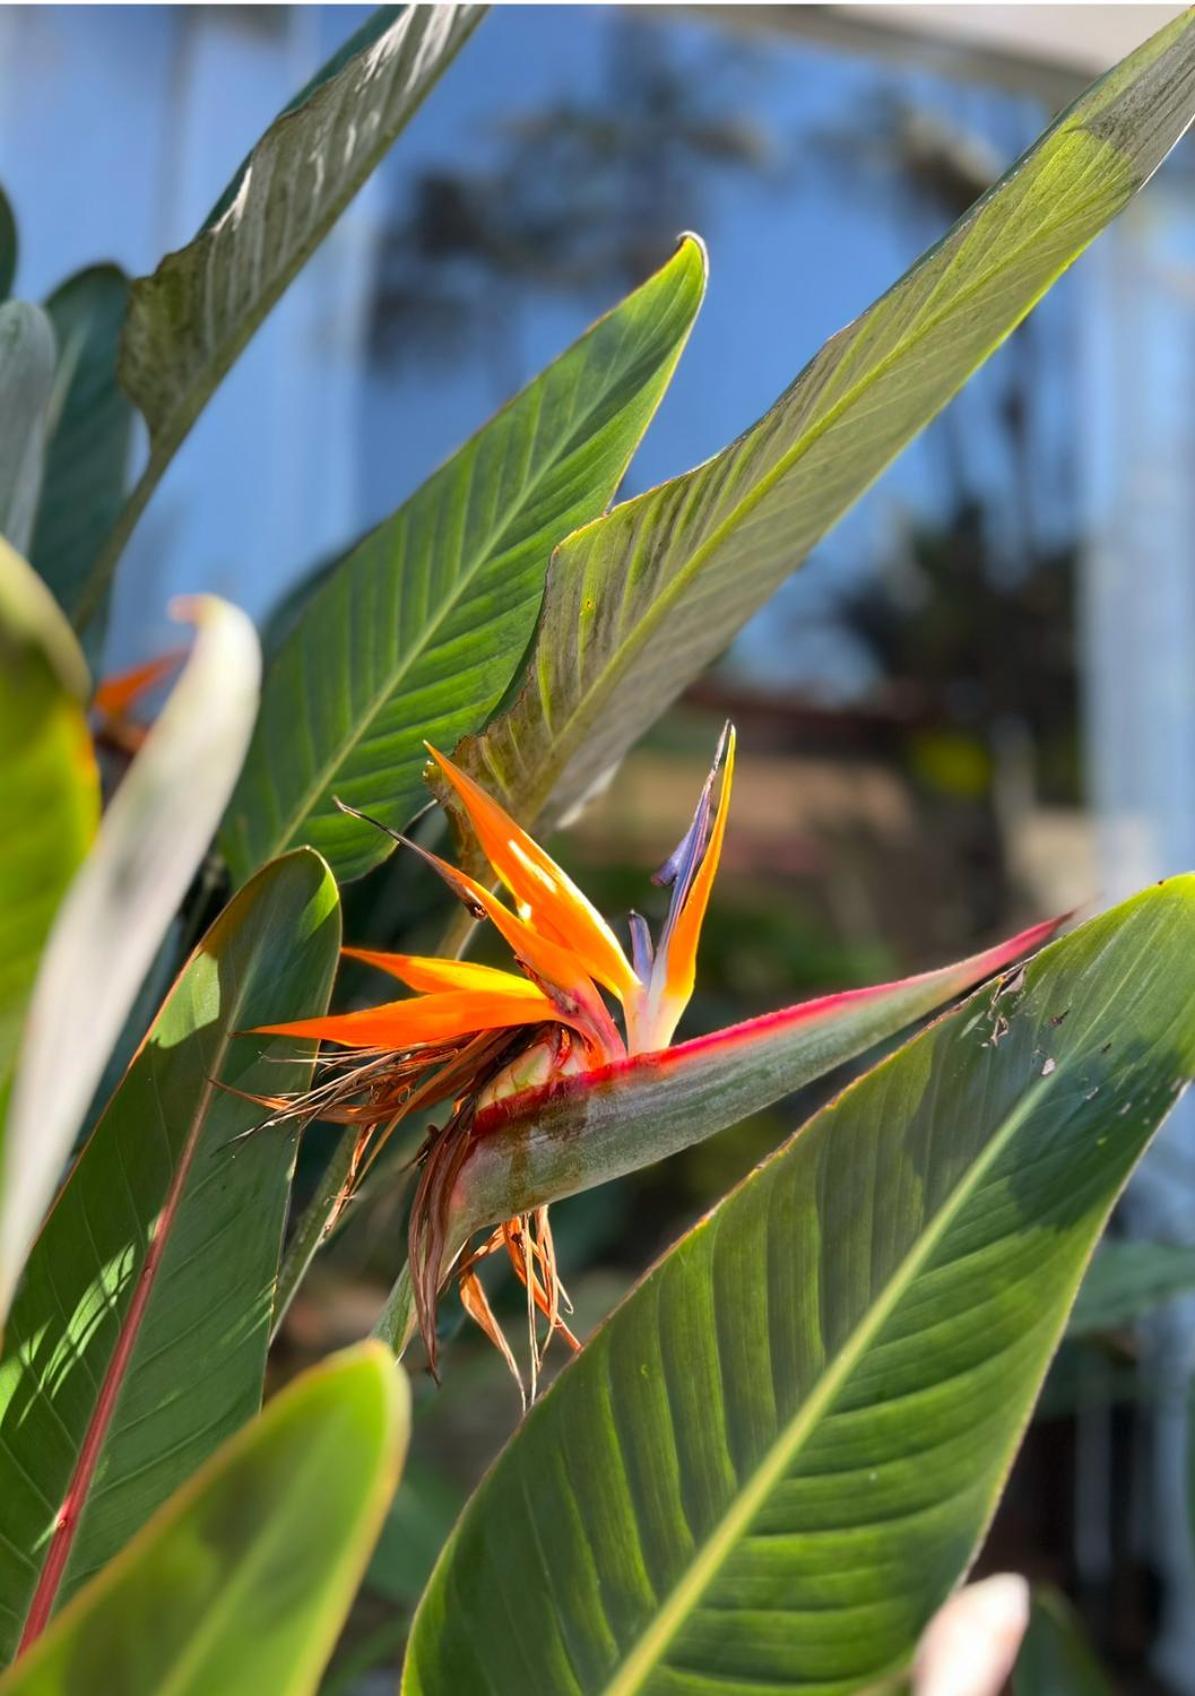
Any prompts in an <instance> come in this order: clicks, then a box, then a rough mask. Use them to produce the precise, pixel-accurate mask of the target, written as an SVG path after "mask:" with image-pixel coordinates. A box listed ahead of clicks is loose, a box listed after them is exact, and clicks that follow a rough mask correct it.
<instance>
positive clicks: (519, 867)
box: [427, 743, 639, 1004]
mask: <svg viewBox="0 0 1195 1696" xmlns="http://www.w3.org/2000/svg"><path fill="white" fill-rule="evenodd" d="M427 750H428V753H429V754H430V755H431V757H432V759H433V760H435V762H436V764H437V765H438V766H439V768H440V770H441V772H442V773H443V774H444V777H445V778H446V780H447V781H448V783H449V784H450V785H451V786H452V790H453V792H454V794H455V795H456V797H457V799H458V800H459V802H460V804H461V806H462V807H463V808H464V810H465V813H466V815H467V816H468V819H469V823H470V824H471V825H472V826H473V829H474V831H475V832H476V833H477V840H478V841H479V842H480V843H481V846H482V849H483V851H484V853H485V856H486V859H487V860H488V861H489V862H490V864H491V866H493V868H494V870H495V872H497V874H498V876H499V877H500V878H501V879H502V882H503V883H504V884H505V885H506V887H507V889H509V890H510V892H511V894H512V895H513V896H514V898H515V900H516V902H517V903H518V906H519V911H520V914H521V915H522V917H523V918H524V919H526V920H528V921H529V922H530V923H531V924H532V925H533V926H534V927H535V929H536V930H537V931H539V933H540V935H541V936H546V937H548V938H549V939H550V940H551V941H553V942H556V943H558V944H560V946H561V947H564V948H567V949H569V950H570V951H571V952H572V953H573V954H574V955H575V956H576V958H577V959H578V960H579V961H580V962H581V964H582V965H583V966H584V968H585V970H586V972H587V973H588V974H589V976H590V977H592V978H596V979H597V981H598V983H601V984H605V986H606V988H607V989H608V990H610V991H611V993H612V994H614V995H616V996H617V997H618V999H619V1000H620V1001H622V1002H623V1003H624V1004H625V1003H626V1001H627V1000H628V998H630V997H632V996H633V995H634V994H635V993H636V991H637V989H638V987H639V985H638V979H637V978H636V977H635V974H634V972H633V971H632V969H631V965H630V962H629V961H628V959H627V957H626V955H625V954H624V953H623V950H622V947H621V945H620V943H619V941H618V938H617V937H616V936H615V934H614V932H613V931H612V930H611V929H610V926H609V925H608V924H607V923H606V921H605V919H603V917H602V915H601V914H600V913H599V912H598V910H597V908H596V907H595V906H594V905H593V903H592V902H591V901H590V900H589V899H588V897H587V896H585V895H583V894H582V892H581V891H580V890H579V889H578V888H577V886H576V884H575V883H574V882H573V881H572V879H571V878H570V877H569V876H568V874H567V872H563V871H562V870H561V869H560V867H559V866H558V865H557V864H556V862H555V860H553V859H552V857H551V855H550V854H546V853H545V852H544V850H543V849H542V848H541V847H540V846H539V844H538V842H535V841H533V840H532V838H531V837H530V836H528V834H527V832H526V831H525V830H522V829H520V827H519V826H518V825H517V824H516V823H515V821H514V820H513V819H512V818H511V816H510V814H509V813H508V812H506V811H505V809H504V808H502V807H500V806H499V805H498V803H497V801H495V800H494V799H493V797H492V796H490V795H487V794H486V792H485V790H484V789H482V788H481V787H480V785H479V784H476V783H474V781H473V779H472V778H471V777H469V776H468V775H467V774H466V773H465V772H463V771H462V770H461V769H460V767H459V766H456V765H454V764H453V763H452V761H451V760H450V759H447V758H446V757H445V756H444V755H443V754H441V753H438V752H437V751H436V749H435V748H433V747H432V746H431V744H430V743H428V744H427Z"/></svg>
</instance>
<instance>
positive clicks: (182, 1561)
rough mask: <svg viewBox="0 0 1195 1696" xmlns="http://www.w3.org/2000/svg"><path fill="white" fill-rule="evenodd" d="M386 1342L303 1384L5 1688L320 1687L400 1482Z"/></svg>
mask: <svg viewBox="0 0 1195 1696" xmlns="http://www.w3.org/2000/svg"><path fill="white" fill-rule="evenodd" d="M409 1422H410V1407H409V1391H408V1390H407V1386H406V1381H405V1379H404V1378H403V1377H402V1375H401V1373H400V1372H399V1370H398V1369H397V1368H396V1367H395V1365H394V1362H393V1360H391V1359H390V1357H389V1355H388V1354H387V1353H386V1351H385V1350H384V1349H381V1348H378V1347H377V1346H376V1345H374V1346H370V1345H366V1346H365V1347H363V1348H359V1349H354V1350H352V1351H350V1352H347V1353H345V1354H342V1355H339V1356H334V1357H333V1358H332V1359H331V1360H329V1361H328V1362H326V1363H325V1364H324V1365H322V1366H319V1367H316V1368H315V1369H314V1370H313V1371H311V1372H308V1373H306V1374H304V1376H303V1377H301V1378H299V1379H297V1380H296V1381H295V1383H293V1384H292V1385H291V1386H290V1387H289V1388H288V1389H286V1390H285V1391H284V1392H283V1393H282V1394H281V1395H279V1396H278V1397H277V1398H276V1399H275V1400H274V1401H272V1402H271V1403H270V1404H269V1406H268V1407H267V1408H266V1410H265V1412H264V1413H263V1414H261V1415H260V1417H259V1418H257V1419H255V1420H254V1421H253V1423H252V1424H251V1425H249V1426H248V1427H246V1429H245V1430H243V1431H241V1432H239V1433H238V1434H237V1435H236V1436H235V1437H233V1438H232V1439H231V1440H230V1441H229V1442H228V1443H226V1444H225V1446H224V1447H223V1448H222V1449H220V1451H219V1452H218V1453H217V1454H215V1455H214V1456H213V1457H212V1459H211V1460H210V1461H209V1463H208V1464H207V1466H206V1467H205V1468H204V1469H203V1471H202V1472H201V1473H200V1474H199V1475H198V1476H197V1477H196V1478H194V1479H192V1481H191V1483H190V1484H189V1485H188V1486H187V1487H186V1488H185V1489H183V1490H181V1491H180V1492H179V1493H178V1494H177V1495H175V1496H173V1497H172V1498H171V1500H170V1501H169V1502H167V1503H166V1505H165V1506H164V1507H163V1508H162V1509H161V1510H160V1511H159V1513H158V1514H157V1515H156V1516H155V1518H154V1519H153V1520H152V1521H151V1523H150V1524H149V1525H147V1526H146V1527H145V1528H144V1529H143V1531H142V1532H141V1533H140V1535H139V1536H138V1537H137V1538H136V1539H135V1540H134V1542H133V1543H132V1544H130V1546H129V1547H128V1548H127V1549H126V1550H125V1551H124V1553H123V1554H122V1555H121V1556H120V1557H119V1558H118V1559H117V1560H116V1561H114V1562H113V1563H112V1565H111V1566H109V1567H107V1568H106V1569H105V1570H104V1572H103V1573H102V1574H101V1575H100V1577H99V1578H98V1579H96V1580H95V1582H94V1583H92V1584H91V1585H89V1586H88V1587H87V1589H86V1590H84V1591H82V1592H81V1593H80V1595H79V1596H78V1597H77V1598H76V1600H75V1602H74V1603H73V1605H72V1606H71V1607H69V1608H67V1609H66V1610H65V1611H64V1612H63V1614H62V1615H61V1617H60V1618H59V1619H58V1620H57V1621H55V1623H54V1625H53V1626H52V1628H51V1629H50V1631H49V1632H47V1634H46V1635H45V1637H43V1638H42V1639H41V1640H40V1641H39V1642H38V1643H37V1644H36V1645H35V1646H34V1647H33V1648H32V1649H31V1650H30V1651H29V1652H28V1653H27V1654H26V1655H24V1656H23V1657H22V1658H21V1660H20V1661H18V1662H17V1664H16V1665H15V1666H14V1667H13V1668H12V1669H11V1670H10V1671H9V1673H8V1674H7V1676H6V1677H4V1678H0V1692H3V1696H97V1693H98V1692H100V1691H102V1692H103V1693H104V1696H265V1693H266V1692H268V1693H269V1696H309V1693H310V1692H313V1691H314V1690H315V1689H316V1686H317V1685H318V1683H319V1675H320V1673H321V1671H322V1670H323V1667H324V1665H325V1663H326V1661H327V1659H328V1657H329V1655H330V1654H331V1651H332V1646H333V1644H334V1642H335V1639H336V1636H337V1633H338V1632H339V1630H340V1627H341V1625H342V1623H343V1621H344V1618H345V1615H346V1614H347V1613H348V1609H349V1604H350V1602H351V1601H352V1597H353V1593H354V1590H355V1589H356V1585H357V1582H358V1580H359V1578H360V1576H361V1573H362V1570H363V1569H364V1566H365V1563H366V1560H367V1559H368V1557H369V1551H370V1549H371V1548H372V1546H373V1542H374V1539H375V1537H376V1536H377V1532H378V1527H379V1525H380V1524H381V1520H382V1515H383V1514H384V1513H385V1511H386V1504H387V1502H388V1501H389V1499H390V1496H391V1494H392V1493H393V1490H394V1486H395V1483H396V1482H397V1478H398V1472H399V1467H400V1466H401V1463H402V1457H403V1454H404V1453H405V1450H406V1444H407V1433H408V1428H409Z"/></svg>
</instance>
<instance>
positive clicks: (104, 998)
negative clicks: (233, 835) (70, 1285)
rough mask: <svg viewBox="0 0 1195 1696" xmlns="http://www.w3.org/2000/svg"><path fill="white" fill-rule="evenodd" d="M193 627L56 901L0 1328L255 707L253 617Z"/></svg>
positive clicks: (38, 987) (210, 613)
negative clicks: (166, 694) (166, 691)
mask: <svg viewBox="0 0 1195 1696" xmlns="http://www.w3.org/2000/svg"><path fill="white" fill-rule="evenodd" d="M180 610H181V611H183V612H185V613H186V615H187V616H188V617H192V618H194V619H195V621H196V622H197V623H198V626H199V634H198V636H197V638H196V641H195V646H194V648H193V649H192V652H191V656H190V659H189V660H188V661H187V664H186V666H185V667H184V669H183V673H182V676H181V677H180V678H179V680H178V682H177V683H176V684H175V687H174V689H173V691H172V692H171V695H170V698H169V700H168V701H167V702H166V705H165V707H164V708H163V709H162V712H161V714H160V716H159V718H158V720H157V723H156V724H155V725H154V727H153V729H152V730H151V731H150V733H149V736H148V737H147V739H146V741H145V744H144V746H143V747H142V749H141V751H140V753H139V754H138V755H137V758H136V759H135V760H134V761H133V764H132V767H131V769H130V770H129V772H128V773H127V775H126V776H125V777H124V779H123V781H122V782H121V784H120V787H119V789H118V790H117V791H116V795H115V797H114V798H113V801H112V803H111V805H110V806H109V808H108V810H107V812H106V813H105V815H104V819H103V823H102V824H101V826H100V831H99V835H98V837H97V839H96V842H95V846H94V847H93V848H92V850H91V852H90V854H89V855H88V856H87V859H86V860H85V861H84V863H83V865H82V866H81V867H80V869H79V871H78V873H77V874H76V876H75V879H74V881H73V883H72V884H71V886H70V889H69V890H68V891H67V894H66V897H65V899H64V900H63V902H62V904H61V906H60V907H59V909H58V913H57V916H56V918H55V920H54V925H53V928H52V930H51V932H50V938H49V941H48V942H47V944H46V948H45V952H44V954H43V955H42V959H41V964H40V967H39V969H38V974H37V981H36V983H35V984H34V988H33V994H32V997H31V1000H30V1004H29V1014H28V1018H27V1020H26V1023H25V1030H24V1035H23V1038H22V1043H21V1051H20V1055H19V1058H18V1061H17V1071H16V1077H15V1079H14V1081H13V1086H12V1098H11V1101H10V1103H9V1110H8V1117H7V1120H6V1123H5V1133H4V1135H5V1182H4V1190H3V1193H2V1194H0V1323H2V1321H3V1315H4V1313H5V1311H6V1310H7V1307H8V1304H9V1301H10V1300H11V1298H12V1291H13V1287H14V1285H15V1283H16V1279H17V1275H18V1273H19V1272H20V1269H21V1264H22V1262H23V1260H24V1258H25V1253H26V1250H27V1249H28V1247H29V1244H30V1243H31V1242H32V1240H33V1236H34V1233H35V1232H36V1230H37V1227H38V1224H39V1223H40V1221H41V1218H42V1215H43V1213H44V1211H45V1208H46V1204H47V1202H48V1201H49V1199H50V1197H51V1195H52V1194H53V1193H54V1187H55V1185H56V1184H57V1182H58V1178H59V1174H60V1172H61V1170H62V1167H63V1164H64V1163H65V1161H66V1158H67V1156H68V1154H69V1153H70V1149H71V1145H72V1143H73V1142H74V1139H75V1136H76V1134H77V1133H78V1130H79V1127H80V1125H81V1123H82V1119H83V1115H84V1114H85V1112H86V1111H87V1107H88V1105H89V1103H90V1101H91V1097H92V1094H93V1092H94V1090H95V1087H96V1085H97V1084H98V1082H99V1080H100V1078H101V1076H102V1075H103V1071H104V1067H105V1065H106V1063H107V1060H108V1055H109V1053H110V1052H111V1050H112V1048H113V1046H114V1045H115V1043H116V1041H117V1039H118V1038H119V1036H120V1033H121V1030H122V1028H123V1026H124V1022H125V1017H126V1015H127V1014H128V1012H129V1009H130V1008H131V1007H132V1005H133V1003H134V1001H135V1000H136V997H137V992H138V990H139V989H140V987H141V982H142V979H143V978H144V977H145V974H146V972H147V971H148V970H149V968H150V965H151V963H152V962H153V959H154V957H155V955H156V954H157V951H158V947H159V945H160V943H161V940H162V937H163V935H164V934H165V932H166V928H167V926H168V925H169V923H170V921H171V919H172V918H173V917H174V913H175V910H176V908H177V907H178V904H179V902H180V901H181V900H182V898H183V896H184V894H185V893H186V890H187V886H188V884H189V883H190V882H191V879H192V878H193V876H194V875H195V871H196V869H197V867H198V866H199V863H200V861H201V860H202V858H203V856H204V854H205V852H206V851H207V848H208V845H209V843H210V841H211V838H212V835H213V833H214V831H215V829H216V825H217V823H218V821H219V818H220V815H221V813H222V812H223V811H224V807H225V805H226V804H227V801H228V796H229V794H230V793H231V791H232V786H233V783H234V782H235V781H236V776H237V773H238V772H239V771H240V769H241V762H242V760H243V759H244V757H245V749H246V747H247V746H248V742H249V734H250V731H251V730H252V727H253V719H254V716H255V713H256V710H257V692H258V681H259V667H260V660H259V654H258V647H257V637H256V635H255V633H254V630H253V626H252V625H251V624H250V622H249V620H248V619H247V618H246V617H245V615H244V613H242V612H239V611H238V610H237V608H236V607H232V606H229V605H228V604H227V602H225V601H218V600H216V599H215V598H214V597H212V596H201V597H199V598H197V599H196V600H193V601H188V602H183V603H182V604H181V607H180Z"/></svg>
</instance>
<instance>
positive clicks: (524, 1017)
mask: <svg viewBox="0 0 1195 1696" xmlns="http://www.w3.org/2000/svg"><path fill="white" fill-rule="evenodd" d="M527 991H529V992H530V993H527ZM548 1020H552V1021H557V1022H558V1021H559V1020H560V1013H559V1011H558V1009H557V1008H556V1006H555V1004H554V1003H553V1002H552V1001H550V1000H549V998H548V997H547V996H546V995H545V994H544V993H543V992H542V991H541V990H538V989H536V988H535V985H534V984H528V985H527V986H526V991H523V990H520V993H519V994H518V995H506V994H496V993H495V992H494V991H493V990H463V989H462V990H446V991H444V992H443V993H442V994H438V995H413V996H411V997H409V998H408V999H407V1000H405V1001H389V1002H386V1003H385V1004H384V1005H383V1006H381V1007H365V1008H362V1010H361V1011H360V1012H359V1013H333V1014H330V1015H328V1016H327V1017H325V1018H322V1019H295V1020H293V1021H292V1022H291V1023H289V1024H285V1025H255V1026H254V1033H255V1034H256V1035H258V1036H296V1037H299V1036H305V1037H315V1038H316V1039H318V1040H319V1041H320V1042H338V1043H340V1044H341V1046H342V1047H345V1048H384V1049H391V1050H393V1051H394V1052H396V1053H398V1052H401V1051H402V1050H403V1049H407V1048H417V1047H419V1046H420V1045H422V1044H424V1043H432V1042H449V1041H451V1040H453V1039H454V1038H456V1037H462V1036H471V1035H473V1034H474V1033H475V1032H477V1031H493V1030H505V1029H507V1028H509V1027H513V1026H516V1025H539V1024H543V1023H545V1022H546V1021H548Z"/></svg>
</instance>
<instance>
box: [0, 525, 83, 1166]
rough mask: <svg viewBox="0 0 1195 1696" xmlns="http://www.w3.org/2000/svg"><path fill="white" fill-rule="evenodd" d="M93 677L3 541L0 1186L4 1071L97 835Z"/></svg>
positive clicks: (43, 592) (33, 579)
mask: <svg viewBox="0 0 1195 1696" xmlns="http://www.w3.org/2000/svg"><path fill="white" fill-rule="evenodd" d="M90 692H91V680H90V678H89V676H88V673H87V666H86V663H85V662H84V659H83V655H82V654H81V652H80V651H79V647H78V644H77V643H76V641H75V639H74V636H73V635H72V634H71V630H70V627H69V625H67V623H66V621H65V620H64V618H63V617H62V614H61V613H60V612H59V610H58V608H57V607H56V606H55V604H54V601H53V598H52V597H51V595H50V594H49V592H48V590H47V589H46V587H45V585H44V584H43V583H41V582H40V581H39V579H38V577H37V574H36V573H35V572H34V571H33V570H32V569H31V568H30V567H29V566H28V565H26V563H25V561H24V560H23V559H21V558H20V556H19V555H18V554H16V553H14V552H13V550H12V549H11V548H10V547H9V546H8V544H7V543H5V542H3V541H0V784H2V785H3V795H4V805H3V812H4V820H5V823H4V828H3V830H0V1186H2V1183H3V1177H2V1168H3V1142H4V1134H3V1123H4V1104H5V1098H6V1096H7V1086H8V1080H9V1077H10V1075H11V1072H12V1067H13V1063H14V1061H15V1059H16V1054H17V1047H18V1044H19V1042H20V1036H21V1027H22V1024H23V1022H24V1017H25V1008H26V1004H27V1002H28V999H29V994H30V991H31V989H32V987H33V981H34V978H35V976H36V974H37V965H38V961H39V959H40V957H41V951H42V948H43V946H44V944H45V940H46V937H47V935H48V934H49V930H50V926H51V924H52V922H53V919H54V914H55V912H56V910H57V907H58V903H59V902H60V901H61V899H62V897H63V895H64V893H65V891H66V888H67V886H68V884H69V883H70V881H71V878H72V877H73V876H74V874H75V871H76V870H77V868H78V866H79V864H80V862H81V861H82V859H83V856H84V854H85V853H86V852H87V849H88V847H89V846H90V844H91V841H92V838H93V837H94V835H95V829H96V823H97V821H98V819H99V809H100V788H99V773H98V772H97V770H96V764H95V758H94V755H93V753H92V747H91V738H90V736H89V734H88V730H87V717H86V713H87V706H86V703H87V698H88V695H89V694H90Z"/></svg>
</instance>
